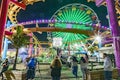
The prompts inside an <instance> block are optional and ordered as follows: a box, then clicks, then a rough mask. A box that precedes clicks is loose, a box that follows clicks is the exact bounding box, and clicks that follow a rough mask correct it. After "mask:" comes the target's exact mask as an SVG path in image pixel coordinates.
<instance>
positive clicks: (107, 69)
mask: <svg viewBox="0 0 120 80" xmlns="http://www.w3.org/2000/svg"><path fill="white" fill-rule="evenodd" d="M103 58H104V76H105V77H104V78H105V80H112V61H111V59H110V57H109V56H108V55H107V54H106V53H103Z"/></svg>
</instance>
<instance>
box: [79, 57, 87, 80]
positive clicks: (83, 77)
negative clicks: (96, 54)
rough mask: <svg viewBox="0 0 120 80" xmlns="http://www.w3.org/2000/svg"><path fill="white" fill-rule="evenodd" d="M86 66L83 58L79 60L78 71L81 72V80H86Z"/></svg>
mask: <svg viewBox="0 0 120 80" xmlns="http://www.w3.org/2000/svg"><path fill="white" fill-rule="evenodd" d="M87 66H88V62H87V61H86V59H85V58H84V57H81V59H80V69H81V72H82V79H83V80H87V71H88V70H87Z"/></svg>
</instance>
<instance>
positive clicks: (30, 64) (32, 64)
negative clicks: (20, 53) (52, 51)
mask: <svg viewBox="0 0 120 80" xmlns="http://www.w3.org/2000/svg"><path fill="white" fill-rule="evenodd" d="M103 58H104V65H103V66H104V78H105V80H112V61H111V59H110V57H109V56H108V55H107V54H106V53H103ZM37 64H38V61H37V58H35V56H34V55H33V56H31V57H28V58H26V60H25V66H26V69H27V72H26V80H29V79H31V80H32V79H34V78H35V73H36V72H35V71H36V66H37ZM88 64H89V57H88V55H87V54H85V55H84V56H81V58H80V60H78V59H77V57H76V56H68V58H67V66H68V67H69V68H70V69H71V72H72V74H73V75H74V76H75V77H76V78H78V70H79V68H78V65H80V69H81V73H82V80H88V77H87V74H88V71H89V70H88V69H87V67H88ZM62 65H63V64H62V62H61V59H60V57H59V56H56V57H55V58H54V59H53V61H52V62H51V64H50V70H51V77H52V80H60V78H61V70H62ZM8 67H9V61H8V59H7V58H6V59H5V61H4V62H3V63H2V70H1V72H0V76H2V78H4V77H3V73H4V72H5V71H7V70H8Z"/></svg>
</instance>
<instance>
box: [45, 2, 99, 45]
mask: <svg viewBox="0 0 120 80" xmlns="http://www.w3.org/2000/svg"><path fill="white" fill-rule="evenodd" d="M51 20H56V23H52V24H49V27H57V28H75V29H81V30H89V31H92V30H93V27H92V25H93V24H99V19H98V17H97V15H96V13H95V12H94V11H93V10H92V9H91V8H89V7H88V6H86V5H83V4H78V3H74V4H69V5H66V6H64V7H62V8H60V9H59V10H57V11H56V12H55V13H54V15H53V16H52V17H51ZM88 24H89V25H88ZM47 36H48V37H51V38H54V37H61V38H62V42H63V43H64V44H72V43H78V42H80V41H84V40H85V39H86V38H88V37H89V36H88V35H85V34H74V33H67V32H64V33H63V32H51V33H48V35H47Z"/></svg>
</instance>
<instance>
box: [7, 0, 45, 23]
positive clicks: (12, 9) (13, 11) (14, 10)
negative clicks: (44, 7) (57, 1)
mask: <svg viewBox="0 0 120 80" xmlns="http://www.w3.org/2000/svg"><path fill="white" fill-rule="evenodd" d="M39 1H43V2H44V1H45V0H22V1H21V2H20V3H24V4H26V5H29V4H33V3H34V2H39ZM20 10H21V8H20V7H19V6H17V5H15V4H13V3H10V5H9V9H8V17H9V19H10V21H11V22H12V23H13V24H15V23H17V18H16V17H17V14H18V12H19V11H20Z"/></svg>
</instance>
